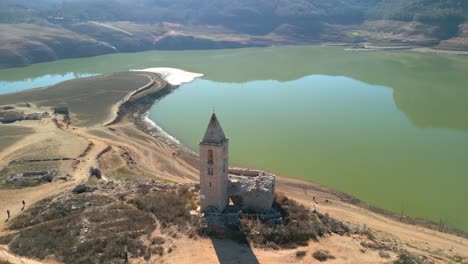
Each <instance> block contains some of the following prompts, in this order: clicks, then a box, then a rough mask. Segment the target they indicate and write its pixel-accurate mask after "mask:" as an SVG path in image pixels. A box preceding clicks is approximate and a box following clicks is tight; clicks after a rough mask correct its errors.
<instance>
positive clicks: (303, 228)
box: [241, 194, 349, 248]
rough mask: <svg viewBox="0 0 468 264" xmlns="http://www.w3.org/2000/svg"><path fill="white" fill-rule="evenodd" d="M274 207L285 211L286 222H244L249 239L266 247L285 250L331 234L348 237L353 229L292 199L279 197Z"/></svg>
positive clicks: (283, 214) (243, 228)
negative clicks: (346, 235)
mask: <svg viewBox="0 0 468 264" xmlns="http://www.w3.org/2000/svg"><path fill="white" fill-rule="evenodd" d="M274 208H275V209H276V210H278V211H279V212H281V214H282V217H283V220H282V222H281V223H278V222H262V223H260V225H259V224H258V222H257V220H256V219H242V220H241V225H242V230H244V231H245V232H246V235H247V238H248V239H249V240H250V241H252V242H254V243H255V244H258V245H260V246H263V247H268V248H272V245H273V244H274V245H276V247H282V248H295V247H297V246H307V244H308V241H309V240H311V239H313V240H316V239H317V238H318V237H321V236H324V235H326V234H329V233H336V234H339V235H344V234H346V233H348V232H349V228H348V227H347V226H346V225H344V224H343V223H341V222H339V221H336V220H334V219H332V218H331V217H330V216H329V215H328V214H320V213H318V212H317V211H310V210H309V209H307V208H306V207H305V206H303V205H301V204H299V203H297V202H296V201H294V200H291V199H289V198H288V197H286V196H284V195H282V194H277V195H276V198H275V204H274Z"/></svg>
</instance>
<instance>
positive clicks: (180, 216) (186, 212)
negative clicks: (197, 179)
mask: <svg viewBox="0 0 468 264" xmlns="http://www.w3.org/2000/svg"><path fill="white" fill-rule="evenodd" d="M194 198H195V193H193V192H191V191H189V189H188V187H187V186H179V187H178V188H176V189H171V190H165V191H160V192H154V193H150V194H143V195H140V196H138V197H136V198H135V199H133V200H132V201H131V202H132V203H134V204H135V205H136V207H137V208H138V209H140V210H143V211H145V212H150V213H152V214H154V215H155V216H156V218H157V219H158V221H159V222H160V223H161V226H162V227H166V226H169V225H176V226H179V227H184V226H187V225H188V223H190V222H191V218H190V210H194V209H196V204H195V200H194Z"/></svg>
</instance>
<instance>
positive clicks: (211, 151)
mask: <svg viewBox="0 0 468 264" xmlns="http://www.w3.org/2000/svg"><path fill="white" fill-rule="evenodd" d="M208 164H213V150H211V149H209V150H208Z"/></svg>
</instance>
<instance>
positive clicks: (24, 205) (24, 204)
mask: <svg viewBox="0 0 468 264" xmlns="http://www.w3.org/2000/svg"><path fill="white" fill-rule="evenodd" d="M22 203H23V207H22V208H21V211H23V210H24V208H25V207H26V202H25V201H24V200H23V202H22Z"/></svg>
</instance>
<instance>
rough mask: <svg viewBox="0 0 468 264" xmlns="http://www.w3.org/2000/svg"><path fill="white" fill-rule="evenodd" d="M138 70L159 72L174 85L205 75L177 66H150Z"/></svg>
mask: <svg viewBox="0 0 468 264" xmlns="http://www.w3.org/2000/svg"><path fill="white" fill-rule="evenodd" d="M138 71H144V72H154V73H158V74H160V75H161V78H163V79H164V80H165V81H166V82H168V83H170V84H172V85H181V84H184V83H189V82H191V81H193V80H195V79H196V78H199V77H202V76H203V74H201V73H195V72H188V71H184V70H181V69H176V68H163V67H159V68H148V69H144V70H138Z"/></svg>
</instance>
